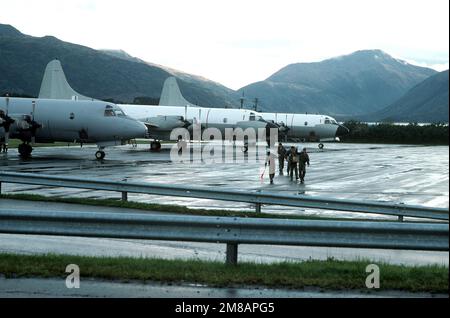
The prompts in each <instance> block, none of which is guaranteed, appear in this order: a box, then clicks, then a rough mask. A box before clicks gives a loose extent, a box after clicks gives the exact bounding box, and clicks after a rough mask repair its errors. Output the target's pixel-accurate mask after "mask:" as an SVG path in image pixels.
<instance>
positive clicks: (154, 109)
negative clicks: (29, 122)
mask: <svg viewBox="0 0 450 318" xmlns="http://www.w3.org/2000/svg"><path fill="white" fill-rule="evenodd" d="M179 95H180V96H181V93H179ZM39 98H47V99H60V100H64V99H66V100H67V99H72V100H74V99H75V100H86V101H92V100H94V99H92V98H90V97H86V96H83V95H81V94H80V93H78V92H76V91H75V90H74V89H73V88H72V87H71V86H70V84H69V83H68V82H67V78H66V76H65V74H64V71H63V69H62V66H61V63H60V62H59V61H58V60H53V61H51V62H50V63H49V64H48V65H47V68H46V70H45V74H44V78H43V80H42V84H41V91H40V93H39ZM120 107H121V108H122V109H123V110H124V111H125V112H126V114H127V115H129V116H130V117H132V118H134V119H136V120H139V121H141V122H143V123H144V124H145V125H146V126H147V128H148V137H149V138H151V139H154V141H153V142H152V143H151V149H152V150H158V149H160V148H161V143H160V142H159V140H177V138H178V136H173V135H172V131H173V130H174V129H176V128H187V130H188V131H189V132H190V133H191V134H190V135H191V138H192V137H194V135H195V134H193V133H192V131H193V129H194V127H196V126H197V127H198V128H199V129H201V130H204V129H207V128H217V129H218V130H219V131H220V132H221V133H222V136H223V137H224V138H225V137H226V134H225V132H224V131H225V129H226V128H232V129H236V128H241V129H242V130H246V129H247V128H253V129H254V130H255V138H256V139H257V138H260V136H258V133H259V132H260V129H263V130H262V131H264V134H265V136H263V138H261V139H265V138H267V137H268V136H269V133H270V129H278V128H279V126H278V125H276V124H274V123H272V122H267V121H265V120H264V119H263V118H262V116H261V115H260V114H258V113H257V112H254V111H251V110H248V109H228V108H205V107H198V106H192V107H191V106H190V105H189V104H188V102H187V101H186V103H185V104H184V105H183V106H179V105H177V106H175V107H174V106H172V105H171V104H170V103H165V104H161V103H160V105H159V106H158V105H120ZM248 141H249V142H251V141H252V140H248ZM254 141H255V142H256V140H254Z"/></svg>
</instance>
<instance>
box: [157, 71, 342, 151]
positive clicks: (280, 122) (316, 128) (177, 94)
mask: <svg viewBox="0 0 450 318" xmlns="http://www.w3.org/2000/svg"><path fill="white" fill-rule="evenodd" d="M159 104H160V105H174V106H184V105H191V107H198V106H196V105H193V104H191V103H190V102H189V101H187V100H186V99H185V98H184V97H183V95H182V94H181V91H180V88H179V86H178V84H177V81H176V78H175V77H169V78H168V79H166V81H165V82H164V87H163V90H162V93H161V99H160V103H159ZM258 115H259V116H261V118H263V119H264V120H265V121H267V122H271V123H273V124H274V125H276V126H278V127H279V131H280V137H281V139H285V140H293V141H321V140H322V141H324V140H334V139H336V137H338V136H342V135H344V134H346V133H348V129H347V128H346V127H344V126H342V125H340V124H338V123H337V121H336V120H335V119H334V118H333V117H331V116H327V115H316V114H294V113H289V114H288V113H265V112H260V113H258ZM319 147H320V148H323V144H319Z"/></svg>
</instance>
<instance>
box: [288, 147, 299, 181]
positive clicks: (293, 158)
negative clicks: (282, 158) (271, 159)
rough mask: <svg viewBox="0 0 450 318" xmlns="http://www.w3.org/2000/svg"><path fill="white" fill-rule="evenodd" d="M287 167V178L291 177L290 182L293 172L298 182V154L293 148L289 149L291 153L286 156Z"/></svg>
mask: <svg viewBox="0 0 450 318" xmlns="http://www.w3.org/2000/svg"><path fill="white" fill-rule="evenodd" d="M288 165H289V176H290V177H291V181H292V179H293V178H294V171H295V179H296V180H298V154H297V149H295V147H294V146H292V147H291V151H290V152H289V156H288Z"/></svg>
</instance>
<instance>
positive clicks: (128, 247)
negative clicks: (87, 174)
mask: <svg viewBox="0 0 450 318" xmlns="http://www.w3.org/2000/svg"><path fill="white" fill-rule="evenodd" d="M34 208H37V209H45V210H47V211H75V212H76V211H80V212H83V211H93V212H116V213H142V212H143V211H141V210H133V209H124V210H122V209H120V208H108V207H92V206H83V205H77V204H65V203H44V202H31V201H18V200H5V199H2V200H0V211H1V210H2V209H15V210H30V209H31V210H32V209H34ZM147 213H153V214H155V213H158V212H147ZM0 252H8V253H19V254H47V253H55V254H70V255H89V256H131V257H153V258H155V257H156V258H164V259H180V258H181V259H202V260H213V261H223V260H224V259H225V252H226V251H225V245H224V244H208V243H189V242H166V241H144V240H120V239H107V238H101V239H97V238H79V237H53V236H36V235H9V234H0ZM330 257H333V258H336V259H342V260H359V259H361V258H363V259H370V260H371V261H374V262H387V263H392V264H408V265H426V264H440V265H446V266H448V262H449V254H448V252H429V251H428V252H427V251H392V250H375V249H373V250H372V249H352V248H327V247H295V246H267V245H264V246H261V245H240V246H239V260H240V261H247V262H260V263H272V262H280V261H304V260H308V259H319V260H325V259H327V258H330Z"/></svg>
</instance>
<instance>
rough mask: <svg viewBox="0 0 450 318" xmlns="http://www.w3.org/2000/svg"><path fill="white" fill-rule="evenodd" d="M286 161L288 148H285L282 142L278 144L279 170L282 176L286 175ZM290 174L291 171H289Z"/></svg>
mask: <svg viewBox="0 0 450 318" xmlns="http://www.w3.org/2000/svg"><path fill="white" fill-rule="evenodd" d="M285 160H286V148H284V146H283V144H282V143H281V142H280V143H279V144H278V169H279V173H280V176H282V175H283V174H284V172H283V170H284V161H285ZM288 174H289V171H288Z"/></svg>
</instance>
